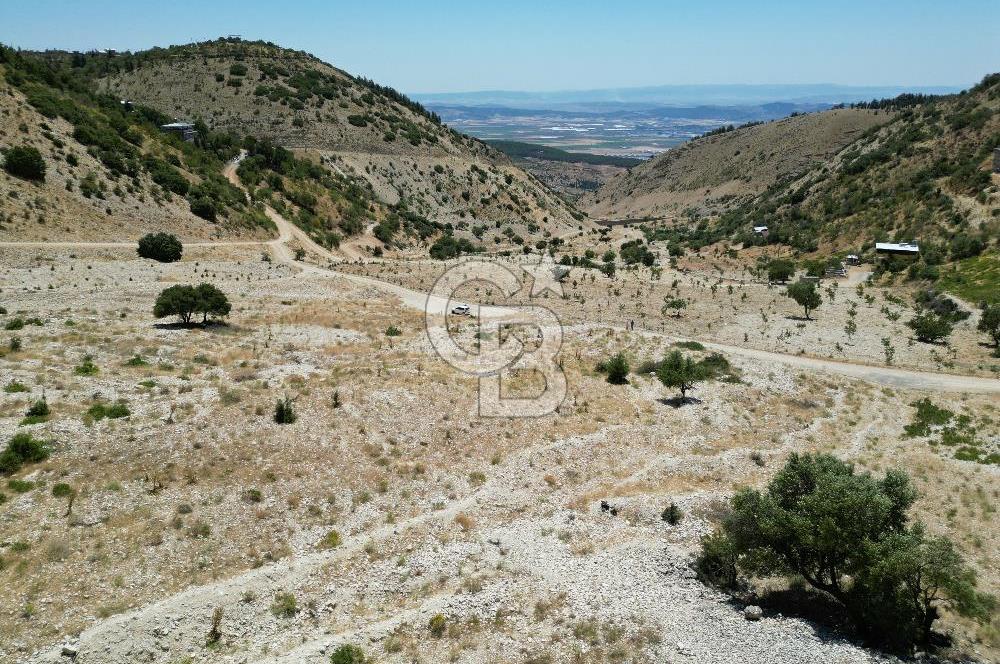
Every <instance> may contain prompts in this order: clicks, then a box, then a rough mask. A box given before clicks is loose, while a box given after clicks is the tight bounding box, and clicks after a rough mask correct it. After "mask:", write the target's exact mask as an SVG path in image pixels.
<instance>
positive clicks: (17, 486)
mask: <svg viewBox="0 0 1000 664" xmlns="http://www.w3.org/2000/svg"><path fill="white" fill-rule="evenodd" d="M7 488H8V489H10V490H11V491H13V492H14V493H28V492H29V491H31V490H32V489H34V488H35V483H34V482H26V481H24V480H9V481H8V482H7Z"/></svg>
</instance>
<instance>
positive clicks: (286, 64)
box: [67, 40, 579, 239]
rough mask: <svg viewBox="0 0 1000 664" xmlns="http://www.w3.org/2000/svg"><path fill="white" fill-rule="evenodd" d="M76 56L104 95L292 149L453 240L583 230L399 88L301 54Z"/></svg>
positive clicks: (213, 49) (552, 199) (258, 45)
mask: <svg viewBox="0 0 1000 664" xmlns="http://www.w3.org/2000/svg"><path fill="white" fill-rule="evenodd" d="M67 57H68V56H67ZM76 57H77V58H81V57H82V58H83V60H82V61H81V62H80V67H81V69H83V70H84V71H86V72H87V74H88V76H90V77H92V78H93V79H94V80H95V82H96V85H97V86H98V88H99V89H100V90H101V91H104V92H107V93H109V94H112V95H114V96H115V97H117V98H121V99H128V100H130V101H135V102H138V103H142V104H146V105H149V106H152V107H153V108H156V109H158V110H159V111H161V112H163V113H165V114H167V115H169V116H171V117H175V118H184V119H190V120H193V119H196V118H197V119H200V120H202V121H204V122H205V124H206V125H207V126H208V127H210V128H211V129H212V130H215V131H219V132H235V133H237V134H243V135H246V134H249V135H252V136H255V137H257V138H259V139H266V140H269V141H271V142H273V143H275V144H278V145H281V146H283V147H285V148H289V149H293V150H294V151H295V152H296V153H298V154H299V156H300V157H303V158H306V159H308V160H311V161H313V162H317V163H319V162H321V161H322V162H323V163H325V164H326V165H327V166H328V167H329V168H330V169H331V170H333V171H334V172H335V173H337V174H340V175H342V176H346V177H357V178H360V179H361V180H363V181H364V182H366V183H367V185H366V186H369V187H370V188H371V190H372V191H373V192H374V194H375V196H376V197H377V199H378V200H379V201H380V202H382V203H384V204H386V205H389V206H396V207H399V208H402V209H405V210H406V211H407V212H409V213H410V214H415V215H419V216H421V217H424V218H426V219H427V220H429V221H430V222H432V223H437V224H451V225H452V226H453V227H454V228H455V229H456V231H457V232H458V233H459V234H460V233H462V232H463V231H469V230H471V228H472V227H474V226H475V225H476V224H477V222H478V223H479V224H484V223H486V224H489V225H490V226H493V227H495V228H496V229H497V230H500V231H503V232H504V234H505V235H507V236H510V237H515V236H526V237H527V238H528V239H532V237H533V236H535V235H537V236H539V237H540V236H541V235H542V234H544V233H545V232H549V233H553V234H555V233H559V232H565V231H567V230H569V229H571V228H572V229H575V228H576V227H577V225H578V223H579V222H578V221H577V220H575V219H574V218H573V216H572V215H573V211H572V210H571V209H570V207H569V206H568V205H567V204H566V203H564V202H563V201H562V200H560V199H559V197H557V196H555V195H553V193H552V192H550V191H548V190H547V189H546V188H545V187H544V185H542V184H541V183H539V182H538V181H537V180H536V179H534V178H533V177H532V176H530V175H528V174H527V173H525V172H524V171H522V170H521V169H520V168H518V167H517V166H515V165H514V164H512V163H511V161H510V160H509V159H508V158H507V157H505V156H504V155H503V154H502V153H500V152H498V151H496V150H493V149H492V148H490V147H488V146H486V145H484V144H483V143H481V142H479V141H477V140H475V139H472V138H469V137H466V136H463V135H461V134H459V133H457V132H454V131H452V130H450V129H448V128H447V127H445V126H443V125H442V124H440V120H439V119H438V118H437V116H435V115H433V114H431V113H428V112H426V111H425V110H424V109H423V107H421V106H420V105H419V104H416V103H415V102H412V101H410V100H409V99H407V98H406V97H404V96H403V95H400V94H399V93H397V92H396V91H394V90H392V89H390V88H386V87H383V86H380V85H377V84H375V83H372V82H370V81H367V80H364V79H360V78H356V77H353V76H351V75H349V74H347V73H346V72H343V71H341V70H339V69H337V68H335V67H332V66H330V65H328V64H326V63H324V62H322V61H320V60H318V59H316V58H315V57H313V56H311V55H308V54H306V53H302V52H298V51H291V50H287V49H282V48H279V47H277V46H274V45H272V44H266V43H262V42H243V41H238V40H217V41H214V42H205V43H199V44H191V45H187V46H178V47H170V48H168V49H153V50H151V51H146V52H142V53H135V54H121V55H115V56H103V55H99V56H94V57H89V56H76ZM508 229H510V230H509V231H508Z"/></svg>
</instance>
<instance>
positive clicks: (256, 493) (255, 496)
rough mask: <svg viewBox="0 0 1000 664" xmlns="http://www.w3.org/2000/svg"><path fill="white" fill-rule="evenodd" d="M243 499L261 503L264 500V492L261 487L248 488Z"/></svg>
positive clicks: (248, 501)
mask: <svg viewBox="0 0 1000 664" xmlns="http://www.w3.org/2000/svg"><path fill="white" fill-rule="evenodd" d="M243 500H244V502H247V503H259V502H260V501H262V500H264V494H262V493H261V492H260V489H247V490H246V491H244V492H243Z"/></svg>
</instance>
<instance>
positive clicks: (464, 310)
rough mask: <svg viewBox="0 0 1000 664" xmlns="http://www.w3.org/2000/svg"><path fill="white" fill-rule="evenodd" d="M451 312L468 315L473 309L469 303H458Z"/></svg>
mask: <svg viewBox="0 0 1000 664" xmlns="http://www.w3.org/2000/svg"><path fill="white" fill-rule="evenodd" d="M451 313H453V314H455V315H456V316H468V315H470V314H471V313H472V309H471V308H470V307H469V305H467V304H456V305H455V306H454V307H452V309H451Z"/></svg>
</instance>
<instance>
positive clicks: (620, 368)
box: [598, 353, 629, 385]
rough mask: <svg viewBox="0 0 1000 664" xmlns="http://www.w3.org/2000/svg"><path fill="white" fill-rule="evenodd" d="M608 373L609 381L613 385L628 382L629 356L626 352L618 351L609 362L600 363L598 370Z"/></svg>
mask: <svg viewBox="0 0 1000 664" xmlns="http://www.w3.org/2000/svg"><path fill="white" fill-rule="evenodd" d="M602 369H603V371H605V372H606V373H607V374H608V382H609V383H611V384H612V385H625V384H626V383H628V370H629V366H628V358H626V357H625V353H617V354H615V355H614V356H613V357H612V358H611V359H609V360H608V361H607V362H602V363H601V364H600V365H598V370H602Z"/></svg>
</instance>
